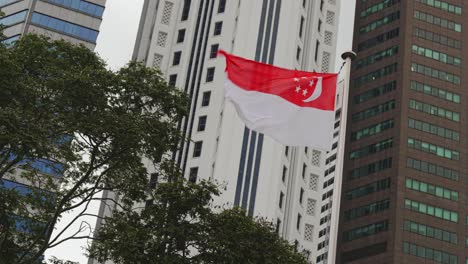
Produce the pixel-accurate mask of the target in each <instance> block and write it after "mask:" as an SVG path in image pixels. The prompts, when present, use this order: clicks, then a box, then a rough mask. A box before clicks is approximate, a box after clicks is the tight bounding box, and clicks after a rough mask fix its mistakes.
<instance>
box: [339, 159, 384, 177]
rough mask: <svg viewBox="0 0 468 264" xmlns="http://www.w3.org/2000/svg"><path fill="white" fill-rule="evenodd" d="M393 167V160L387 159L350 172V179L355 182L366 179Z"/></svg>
mask: <svg viewBox="0 0 468 264" xmlns="http://www.w3.org/2000/svg"><path fill="white" fill-rule="evenodd" d="M391 167H392V158H386V159H383V160H379V161H376V162H373V163H370V164H367V165H364V166H362V167H359V168H356V169H353V170H351V171H350V172H349V176H348V179H349V180H354V179H359V178H361V177H365V176H367V175H370V174H373V173H376V172H380V171H383V170H386V169H390V168H391Z"/></svg>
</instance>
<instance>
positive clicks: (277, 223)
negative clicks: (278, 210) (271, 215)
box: [275, 218, 281, 233]
mask: <svg viewBox="0 0 468 264" xmlns="http://www.w3.org/2000/svg"><path fill="white" fill-rule="evenodd" d="M280 228H281V220H280V219H279V218H278V219H276V226H275V229H276V230H275V231H276V233H279V231H280Z"/></svg>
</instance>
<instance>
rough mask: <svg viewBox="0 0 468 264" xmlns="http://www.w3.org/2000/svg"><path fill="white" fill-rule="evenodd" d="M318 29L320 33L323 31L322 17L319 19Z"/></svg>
mask: <svg viewBox="0 0 468 264" xmlns="http://www.w3.org/2000/svg"><path fill="white" fill-rule="evenodd" d="M317 30H318V32H319V33H320V32H321V31H322V20H320V19H319V21H318V26H317Z"/></svg>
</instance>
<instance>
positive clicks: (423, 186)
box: [406, 178, 458, 201]
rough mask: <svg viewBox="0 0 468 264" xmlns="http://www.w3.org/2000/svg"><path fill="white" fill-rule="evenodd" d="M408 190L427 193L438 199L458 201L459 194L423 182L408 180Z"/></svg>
mask: <svg viewBox="0 0 468 264" xmlns="http://www.w3.org/2000/svg"><path fill="white" fill-rule="evenodd" d="M406 188H407V189H410V190H414V191H418V192H422V193H427V194H430V195H433V196H436V197H440V198H444V199H448V200H452V201H458V192H456V191H452V190H450V189H447V188H444V187H441V186H438V185H433V184H430V183H426V182H423V181H418V180H415V179H411V178H406Z"/></svg>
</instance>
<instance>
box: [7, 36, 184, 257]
mask: <svg viewBox="0 0 468 264" xmlns="http://www.w3.org/2000/svg"><path fill="white" fill-rule="evenodd" d="M0 65H2V67H0V180H2V183H1V185H0V195H1V198H0V202H1V203H2V204H1V206H0V208H2V209H3V210H0V219H1V221H2V222H1V223H0V224H1V226H2V234H1V236H0V244H1V245H2V246H1V248H2V251H3V252H5V253H2V254H7V253H6V252H10V253H11V254H10V257H13V258H14V259H12V260H11V261H10V262H9V263H29V262H28V261H31V259H37V258H38V257H40V256H41V255H42V254H43V253H44V251H45V250H46V249H47V248H48V247H50V246H54V245H58V244H59V243H61V242H62V241H64V239H73V238H70V237H67V238H61V236H60V235H61V234H59V235H58V236H55V237H53V236H52V233H53V230H54V228H53V227H54V226H55V224H56V223H57V222H58V221H60V219H61V216H62V215H63V214H64V213H66V212H68V211H70V210H72V209H74V208H78V207H80V206H84V207H85V208H86V206H87V205H88V204H89V203H90V202H91V201H92V200H94V199H99V198H98V197H99V194H100V192H102V191H103V190H111V191H114V192H117V193H121V194H122V198H123V201H124V202H128V203H131V202H133V201H139V200H142V199H144V198H145V188H142V186H146V184H147V170H146V167H145V166H144V165H143V163H142V157H146V158H147V159H148V160H150V161H157V160H160V159H161V157H162V155H163V154H164V153H166V152H168V151H169V150H171V149H173V148H174V147H175V146H176V145H177V142H178V141H179V136H178V132H177V121H178V120H179V119H180V118H181V117H182V116H183V114H184V112H185V109H186V101H187V100H186V97H185V96H184V95H183V94H182V93H181V92H179V91H178V90H177V89H176V88H174V87H171V86H169V85H167V83H166V82H165V81H164V79H163V78H162V76H161V75H160V73H159V72H158V71H157V70H156V69H151V68H147V67H145V66H144V65H142V64H140V63H136V62H131V63H129V64H128V65H127V66H125V67H123V68H122V69H120V70H119V71H117V72H112V71H110V70H108V69H107V68H106V64H105V63H104V61H102V60H101V59H100V58H99V57H98V56H97V55H96V54H95V53H94V52H92V51H90V50H89V49H87V48H85V47H83V46H76V45H72V44H70V43H68V42H65V41H61V40H60V41H51V40H50V39H47V38H46V37H41V36H36V35H27V36H24V37H22V38H21V39H20V40H19V41H18V42H17V43H16V44H15V45H13V46H11V47H9V48H0ZM22 183H28V184H29V185H31V186H33V187H27V186H26V185H22ZM85 214H86V210H85V211H83V213H81V214H80V215H79V216H78V218H77V219H75V220H74V221H79V218H80V217H82V216H83V215H85ZM17 226H24V227H21V228H16V227H17ZM78 231H80V230H78ZM81 231H84V230H81ZM88 236H89V235H88V234H83V232H77V235H76V237H88ZM12 252H13V253H12ZM18 252H19V253H18ZM21 252H23V253H24V254H23V253H21Z"/></svg>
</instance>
